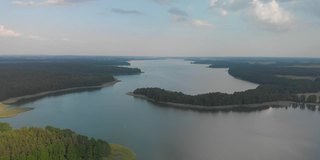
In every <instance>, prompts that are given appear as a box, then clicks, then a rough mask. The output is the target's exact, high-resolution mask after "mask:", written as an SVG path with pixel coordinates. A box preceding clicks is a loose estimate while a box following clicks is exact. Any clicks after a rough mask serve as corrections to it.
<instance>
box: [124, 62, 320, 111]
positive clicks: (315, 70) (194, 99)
mask: <svg viewBox="0 0 320 160" xmlns="http://www.w3.org/2000/svg"><path fill="white" fill-rule="evenodd" d="M192 63H195V64H209V67H210V68H228V69H229V70H228V73H229V74H230V75H231V76H233V77H235V78H238V79H242V80H246V81H249V82H253V83H257V84H259V86H258V87H257V88H255V89H250V90H246V91H242V92H235V93H233V94H226V93H220V92H212V93H206V94H200V95H186V94H184V93H181V92H176V91H168V90H164V89H161V88H138V89H136V90H135V91H133V92H130V93H128V94H129V95H132V96H135V97H138V98H143V99H147V100H149V101H152V102H156V103H160V104H164V105H167V106H172V107H175V108H182V109H192V110H201V111H230V110H231V111H255V110H262V109H267V108H269V107H288V106H293V107H296V106H300V107H306V108H308V109H310V110H315V108H316V106H317V105H319V103H320V67H319V66H320V65H319V64H320V60H319V59H299V58H295V59H281V58H275V59H263V58H256V59H252V58H247V59H245V58H242V59H232V58H231V59H230V58H226V59H218V60H207V59H206V60H199V59H196V60H195V59H193V61H192ZM318 110H319V107H318Z"/></svg>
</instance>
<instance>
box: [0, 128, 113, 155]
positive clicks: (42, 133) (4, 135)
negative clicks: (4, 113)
mask: <svg viewBox="0 0 320 160" xmlns="http://www.w3.org/2000/svg"><path fill="white" fill-rule="evenodd" d="M110 150H111V149H110V146H109V144H108V143H107V142H105V141H102V140H96V139H93V138H88V137H86V136H82V135H78V134H76V133H75V132H73V131H71V130H69V129H58V128H54V127H50V126H48V127H46V128H22V129H18V130H12V128H11V127H10V125H9V124H7V123H0V160H101V159H103V158H105V157H107V156H108V155H109V154H110Z"/></svg>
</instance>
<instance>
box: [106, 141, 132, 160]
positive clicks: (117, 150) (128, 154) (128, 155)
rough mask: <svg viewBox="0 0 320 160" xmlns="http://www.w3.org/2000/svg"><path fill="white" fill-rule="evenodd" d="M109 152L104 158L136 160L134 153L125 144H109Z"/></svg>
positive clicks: (107, 159) (109, 159)
mask: <svg viewBox="0 0 320 160" xmlns="http://www.w3.org/2000/svg"><path fill="white" fill-rule="evenodd" d="M110 147H111V153H110V155H109V156H108V157H106V158H105V159H104V160H136V154H135V153H134V152H133V151H132V150H131V149H130V148H127V147H125V146H122V145H119V144H110Z"/></svg>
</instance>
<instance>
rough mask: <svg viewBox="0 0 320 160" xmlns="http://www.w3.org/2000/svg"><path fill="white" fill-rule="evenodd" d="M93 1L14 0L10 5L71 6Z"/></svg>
mask: <svg viewBox="0 0 320 160" xmlns="http://www.w3.org/2000/svg"><path fill="white" fill-rule="evenodd" d="M87 1H94V0H43V1H33V0H15V1H12V4H15V5H20V6H48V5H61V4H71V3H80V2H87Z"/></svg>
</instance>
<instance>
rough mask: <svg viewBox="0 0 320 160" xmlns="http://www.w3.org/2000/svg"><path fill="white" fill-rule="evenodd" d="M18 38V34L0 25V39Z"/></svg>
mask: <svg viewBox="0 0 320 160" xmlns="http://www.w3.org/2000/svg"><path fill="white" fill-rule="evenodd" d="M1 36H2V37H19V36H20V33H18V32H16V31H14V30H11V29H8V28H5V27H4V26H1V25H0V37H1Z"/></svg>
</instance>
